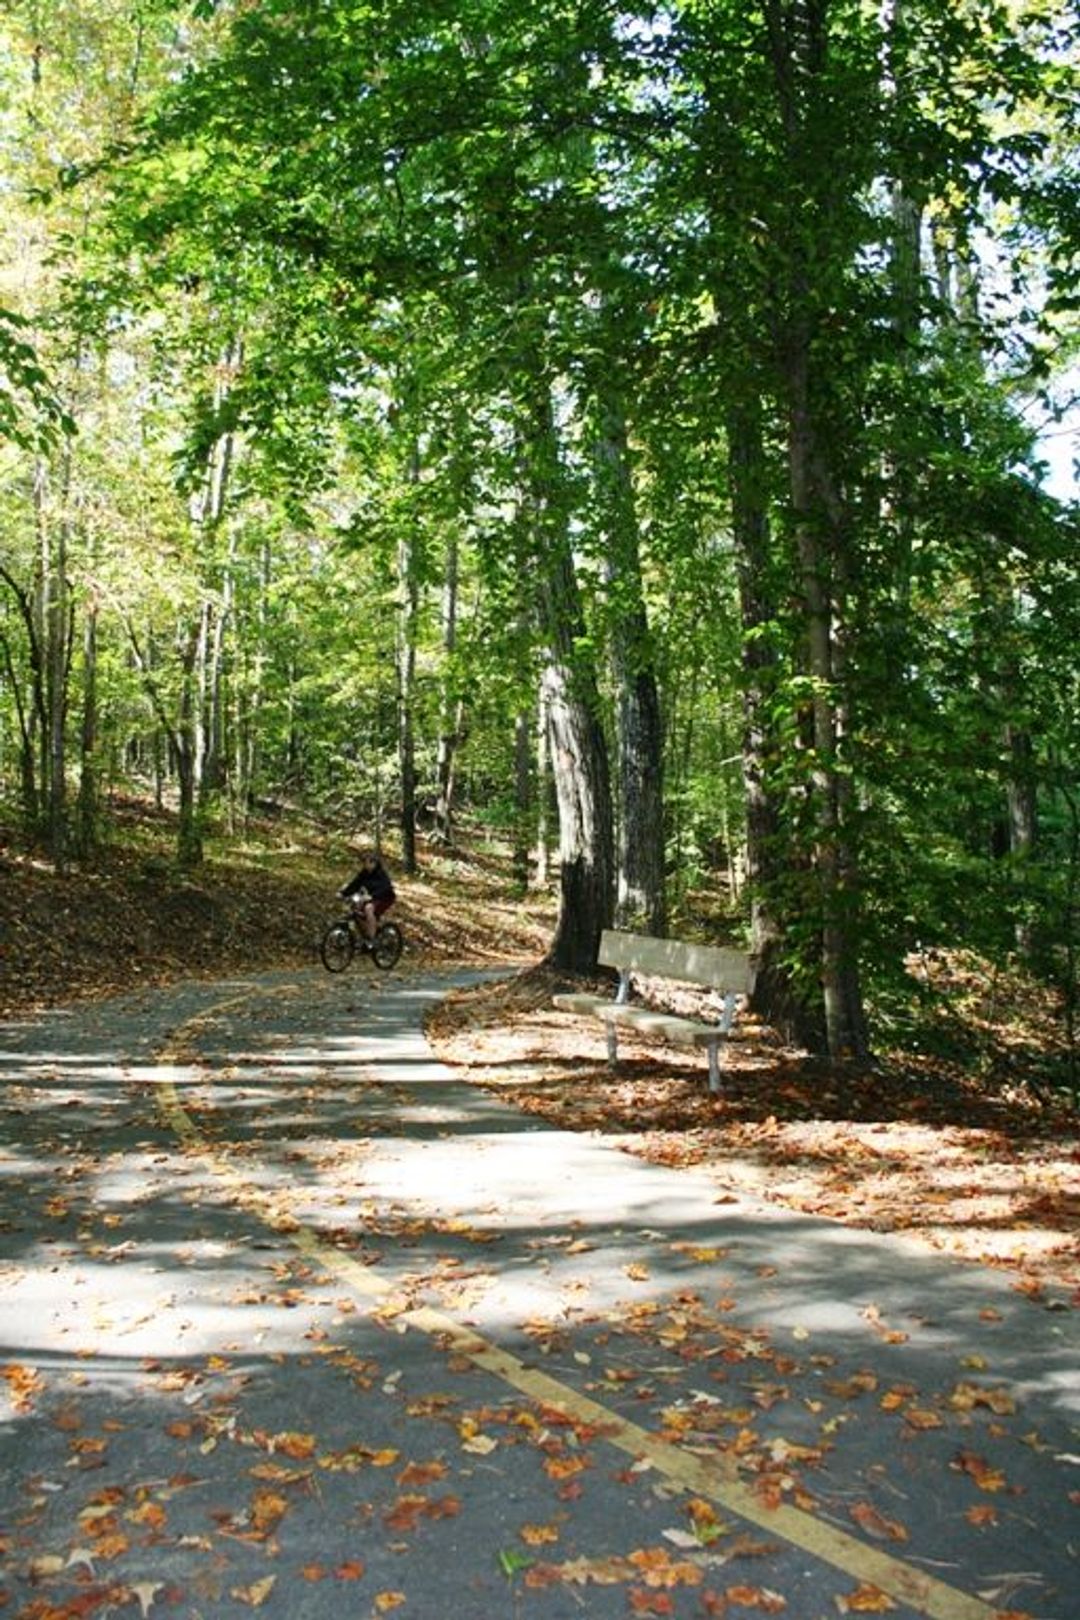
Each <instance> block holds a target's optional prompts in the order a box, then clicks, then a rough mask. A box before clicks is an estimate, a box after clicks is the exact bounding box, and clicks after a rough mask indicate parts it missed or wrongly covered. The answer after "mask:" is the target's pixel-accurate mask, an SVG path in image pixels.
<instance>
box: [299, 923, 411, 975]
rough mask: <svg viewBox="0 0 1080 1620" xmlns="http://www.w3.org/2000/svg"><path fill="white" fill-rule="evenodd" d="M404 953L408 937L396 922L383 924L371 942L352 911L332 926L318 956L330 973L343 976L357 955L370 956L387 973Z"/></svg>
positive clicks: (322, 942)
mask: <svg viewBox="0 0 1080 1620" xmlns="http://www.w3.org/2000/svg"><path fill="white" fill-rule="evenodd" d="M404 949H405V936H404V935H403V934H402V932H401V929H400V928H399V927H398V925H397V923H395V922H381V923H380V924H379V926H378V927H377V928H376V930H375V938H374V939H373V940H370V941H369V940H368V938H367V936H366V934H365V933H364V931H363V927H362V924H361V920H360V918H359V916H358V915H357V914H356V912H355V911H353V910H352V909H351V908H350V910H349V911H348V912H347V913H346V914H345V915H344V916H343V917H339V918H338V919H337V920H336V921H335V922H332V923H331V924H330V926H329V928H327V930H326V932H325V933H324V934H323V937H322V939H321V941H320V942H319V955H320V956H321V957H322V964H323V967H324V968H325V969H326V971H327V973H344V971H345V969H346V968H347V967H348V965H349V963H350V962H351V961H352V959H353V957H354V956H355V955H356V953H357V951H360V952H361V953H362V954H363V955H366V956H370V957H371V960H372V961H373V962H374V964H375V966H376V967H377V968H382V969H383V971H384V972H387V971H388V970H389V969H390V968H392V967H394V966H395V965H396V963H397V961H398V959H399V957H400V956H401V953H402V951H403V950H404Z"/></svg>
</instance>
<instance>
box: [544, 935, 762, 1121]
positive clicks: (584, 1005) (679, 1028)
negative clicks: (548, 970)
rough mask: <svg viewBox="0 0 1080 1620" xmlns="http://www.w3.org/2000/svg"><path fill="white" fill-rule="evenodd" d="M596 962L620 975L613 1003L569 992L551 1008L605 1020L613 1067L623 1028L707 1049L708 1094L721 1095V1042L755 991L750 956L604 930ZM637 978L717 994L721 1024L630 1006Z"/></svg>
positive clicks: (727, 950)
mask: <svg viewBox="0 0 1080 1620" xmlns="http://www.w3.org/2000/svg"><path fill="white" fill-rule="evenodd" d="M597 960H598V961H599V963H600V964H601V966H603V967H614V968H617V969H618V971H619V988H618V992H617V994H616V996H615V998H614V1000H612V998H611V997H610V996H598V995H592V994H588V993H585V992H578V991H564V992H561V993H560V994H558V995H555V996H553V997H552V1004H553V1005H554V1006H555V1007H557V1008H558V1009H559V1010H560V1011H561V1012H573V1013H580V1014H582V1015H584V1016H587V1017H588V1016H591V1017H594V1018H598V1019H600V1020H601V1021H602V1022H603V1023H604V1024H605V1025H606V1026H607V1044H608V1058H609V1060H610V1061H611V1063H612V1064H614V1063H615V1061H616V1057H617V1053H618V1035H617V1030H618V1028H619V1026H624V1027H631V1028H634V1029H639V1030H641V1031H642V1033H643V1034H646V1035H652V1036H655V1037H656V1038H657V1039H660V1040H665V1041H672V1042H675V1043H677V1044H680V1045H686V1046H695V1047H701V1046H703V1047H705V1048H706V1050H707V1051H708V1054H709V1089H710V1090H711V1091H714V1092H717V1091H719V1090H720V1060H719V1046H720V1042H721V1041H724V1040H726V1039H727V1037H728V1034H729V1033H730V1030H731V1026H732V1023H733V1021H734V1017H735V1007H736V1001H737V998H738V997H739V996H743V995H747V994H749V992H750V990H751V989H752V987H753V974H754V964H753V959H752V958H751V957H750V956H749V954H748V953H747V952H745V951H736V950H730V949H728V948H727V947H725V946H719V945H695V944H684V943H683V942H681V941H680V940H675V939H653V938H651V937H650V936H648V935H645V934H628V933H623V932H622V931H620V930H618V929H605V930H604V932H603V934H602V936H601V940H600V950H599V953H598V957H597ZM633 973H639V974H642V975H644V976H645V977H652V978H660V979H669V980H673V981H677V982H679V983H684V984H698V985H705V986H708V987H709V988H710V989H712V990H715V991H717V992H718V993H719V994H721V995H722V996H723V998H724V1004H723V1009H722V1011H721V1014H720V1017H719V1020H718V1022H716V1023H705V1022H703V1021H702V1020H701V1019H694V1018H680V1017H678V1016H677V1015H676V1014H674V1013H668V1012H663V1011H660V1010H657V1009H656V1008H652V1007H648V1006H644V1005H642V1004H640V1003H634V1004H631V1002H630V1000H629V996H630V977H631V974H633Z"/></svg>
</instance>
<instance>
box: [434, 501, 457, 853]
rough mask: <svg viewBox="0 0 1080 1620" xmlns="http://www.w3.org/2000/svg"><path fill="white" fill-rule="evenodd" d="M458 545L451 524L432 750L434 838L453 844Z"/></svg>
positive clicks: (444, 587) (445, 575) (444, 581)
mask: <svg viewBox="0 0 1080 1620" xmlns="http://www.w3.org/2000/svg"><path fill="white" fill-rule="evenodd" d="M459 562H460V558H459V542H458V534H457V529H456V527H455V526H453V525H451V528H450V534H449V538H448V539H447V542H446V562H445V570H444V574H443V592H442V650H443V677H442V692H441V695H440V703H439V739H438V743H437V745H436V751H435V837H436V838H437V839H438V840H439V842H440V843H443V844H452V843H453V842H454V759H455V755H456V753H457V746H458V740H459V736H460V732H461V721H462V715H463V706H462V703H461V700H460V698H459V697H458V696H457V693H456V692H455V690H454V687H455V684H456V683H455V678H454V653H455V651H456V649H457V621H458V585H459V573H460V568H459Z"/></svg>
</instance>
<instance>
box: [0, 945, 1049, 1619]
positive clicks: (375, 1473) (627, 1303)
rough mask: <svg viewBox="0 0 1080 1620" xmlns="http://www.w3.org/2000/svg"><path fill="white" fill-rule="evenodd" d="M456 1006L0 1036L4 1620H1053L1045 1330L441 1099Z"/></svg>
mask: <svg viewBox="0 0 1080 1620" xmlns="http://www.w3.org/2000/svg"><path fill="white" fill-rule="evenodd" d="M452 982H453V978H452V976H451V975H444V976H441V977H437V976H428V977H422V976H417V975H413V974H411V973H409V972H407V971H406V972H395V973H394V974H391V975H389V976H386V977H381V976H379V975H377V974H375V973H374V972H373V971H371V970H368V969H366V967H364V966H360V967H358V968H356V969H354V970H351V971H350V972H349V973H348V974H346V975H344V976H342V977H341V978H339V979H335V978H331V977H329V976H328V975H325V974H323V973H321V972H320V971H318V970H315V971H312V972H304V973H293V974H286V973H281V974H277V975H271V976H260V977H259V978H252V979H250V980H248V979H235V980H230V981H227V982H224V983H218V984H215V985H207V984H199V985H182V986H176V987H173V988H171V989H168V990H159V991H153V992H150V991H147V992H145V993H143V994H139V995H134V996H129V997H124V998H120V999H115V1000H112V1001H109V1002H106V1003H103V1004H101V1005H98V1006H94V1007H79V1008H76V1009H71V1010H67V1011H62V1012H55V1013H50V1014H48V1015H47V1016H44V1017H42V1018H41V1019H39V1020H32V1021H26V1022H20V1023H12V1024H9V1025H8V1026H6V1028H4V1029H3V1030H2V1031H0V1079H2V1084H0V1114H2V1132H3V1134H2V1141H3V1144H4V1146H3V1149H2V1151H0V1465H2V1474H0V1613H2V1614H3V1615H4V1616H5V1617H8V1616H11V1617H19V1620H58V1617H59V1620H66V1617H74V1616H94V1615H98V1614H101V1615H106V1614H118V1615H122V1614H125V1613H126V1614H130V1615H132V1616H136V1615H142V1616H150V1617H151V1620H167V1617H169V1616H191V1617H197V1616H211V1615H213V1616H219V1615H220V1616H234V1615H236V1616H239V1615H247V1614H251V1613H252V1612H253V1611H256V1610H257V1611H261V1612H262V1613H263V1614H264V1615H265V1616H267V1617H277V1616H281V1617H284V1620H297V1617H302V1616H313V1617H319V1620H323V1617H325V1620H339V1617H341V1616H350V1617H353V1616H355V1617H358V1620H366V1617H368V1616H378V1615H383V1614H400V1615H401V1616H402V1617H403V1620H503V1617H505V1620H578V1617H580V1616H588V1617H590V1620H592V1617H596V1620H609V1617H616V1616H617V1617H619V1620H625V1617H626V1616H633V1615H641V1614H644V1615H670V1616H675V1617H678V1620H690V1617H694V1620H700V1617H704V1616H713V1615H726V1616H732V1617H742V1616H747V1617H749V1620H755V1617H756V1616H759V1615H775V1614H779V1615H784V1616H787V1617H789V1620H835V1616H836V1615H838V1614H841V1615H843V1614H849V1613H850V1614H862V1613H888V1614H893V1615H896V1616H899V1617H900V1620H907V1617H910V1616H915V1615H930V1616H935V1617H938V1620H991V1617H993V1616H1000V1615H1006V1614H1008V1615H1009V1616H1013V1615H1017V1614H1019V1615H1030V1616H1034V1617H1036V1620H1076V1617H1077V1616H1078V1615H1080V1355H1078V1332H1077V1314H1076V1312H1075V1310H1069V1309H1068V1308H1064V1302H1061V1303H1062V1305H1063V1308H1061V1309H1052V1308H1048V1306H1047V1303H1046V1301H1042V1302H1036V1301H1033V1300H1031V1299H1029V1298H1026V1297H1024V1296H1023V1295H1021V1294H1018V1293H1017V1292H1015V1291H1014V1290H1012V1289H1011V1288H1010V1286H1009V1282H1008V1279H1007V1278H1006V1277H1005V1276H1003V1275H998V1274H996V1273H993V1272H989V1271H987V1270H985V1269H981V1268H978V1269H977V1268H968V1267H965V1266H962V1265H959V1264H956V1263H952V1262H945V1261H938V1260H934V1259H932V1258H928V1257H926V1256H924V1255H921V1254H919V1253H917V1252H915V1251H914V1250H912V1249H910V1248H908V1247H906V1246H905V1244H904V1243H903V1241H902V1240H898V1239H897V1238H895V1237H887V1238H886V1237H873V1236H870V1235H866V1234H860V1233H857V1232H853V1231H851V1230H848V1229H846V1228H843V1227H840V1226H838V1225H835V1224H831V1223H827V1222H823V1221H816V1220H811V1219H806V1218H801V1217H798V1216H795V1215H792V1214H789V1213H785V1212H783V1211H778V1210H770V1209H768V1208H767V1207H765V1206H763V1205H758V1204H756V1203H754V1202H753V1201H751V1200H749V1199H740V1200H738V1201H730V1202H729V1201H724V1200H719V1201H718V1200H717V1199H716V1195H715V1189H713V1188H711V1187H710V1184H709V1182H708V1180H707V1179H706V1178H705V1176H704V1175H703V1174H701V1173H698V1172H694V1171H688V1170H665V1169H660V1168H655V1167H650V1166H648V1165H645V1164H643V1163H640V1162H638V1161H636V1160H634V1159H632V1158H629V1157H627V1156H626V1155H624V1154H621V1153H620V1152H618V1151H617V1150H616V1149H615V1148H613V1147H611V1146H609V1145H606V1144H605V1143H604V1142H603V1141H602V1140H600V1139H598V1138H596V1137H589V1136H580V1135H574V1134H571V1133H562V1132H559V1131H555V1130H552V1129H549V1128H546V1127H544V1126H543V1125H540V1124H538V1123H537V1122H535V1121H533V1120H530V1119H526V1118H525V1117H524V1116H522V1115H520V1114H518V1113H517V1112H515V1111H514V1109H513V1108H512V1106H511V1105H510V1104H509V1103H505V1102H503V1101H502V1100H501V1099H497V1098H493V1097H492V1096H490V1095H487V1094H484V1093H482V1092H479V1091H476V1090H474V1089H472V1088H469V1087H467V1086H463V1085H460V1084H457V1083H455V1081H454V1079H453V1076H452V1074H451V1073H449V1072H448V1071H447V1070H445V1069H443V1068H442V1067H441V1066H440V1065H439V1064H438V1063H437V1062H435V1061H434V1059H433V1057H432V1054H431V1052H430V1051H429V1049H428V1048H427V1046H426V1043H425V1042H424V1040H423V1037H422V1035H421V1033H420V1031H421V1023H422V1019H423V1015H424V1012H425V1010H426V1008H427V1007H428V1006H429V1005H431V1003H432V1002H433V1001H434V1000H436V999H438V997H439V996H440V995H442V994H444V993H445V991H446V989H447V988H448V987H449V985H450V984H451V983H452ZM1051 1303H1055V1302H1051Z"/></svg>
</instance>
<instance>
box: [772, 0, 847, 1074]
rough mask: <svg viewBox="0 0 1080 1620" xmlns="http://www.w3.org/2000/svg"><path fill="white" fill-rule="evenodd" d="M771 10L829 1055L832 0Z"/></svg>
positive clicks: (841, 1022)
mask: <svg viewBox="0 0 1080 1620" xmlns="http://www.w3.org/2000/svg"><path fill="white" fill-rule="evenodd" d="M763 9H764V15H765V19H766V25H767V30H768V36H769V51H770V56H771V61H772V67H773V73H774V78H775V86H776V94H777V104H778V108H779V112H780V118H781V122H782V125H783V129H784V136H785V143H786V148H787V151H786V157H787V164H788V170H789V176H790V178H789V182H788V187H789V189H788V194H787V198H786V206H787V214H788V226H789V229H788V232H787V237H788V241H787V246H786V251H787V256H788V263H787V266H786V273H785V286H784V290H783V300H782V305H781V307H780V309H779V310H778V311H777V323H776V333H777V361H778V371H779V383H780V388H781V391H782V395H783V398H784V403H785V407H786V418H787V420H786V436H787V467H788V484H789V500H790V507H791V521H792V526H793V535H794V541H795V550H796V559H797V570H798V588H799V595H800V607H801V613H802V621H803V633H804V640H805V649H806V674H807V675H808V676H809V679H810V684H811V698H810V710H811V731H812V744H813V757H812V764H811V770H810V788H811V795H812V804H813V818H814V868H815V875H816V878H817V889H818V903H819V907H820V976H821V992H822V998H823V1008H824V1016H825V1033H826V1042H827V1046H828V1051H829V1054H830V1056H832V1057H834V1058H840V1057H856V1058H857V1057H861V1056H864V1055H865V1054H866V1051H867V1045H868V1042H867V1031H866V1019H865V1013H864V1010H863V1004H862V990H861V982H860V975H859V964H858V955H857V939H858V927H857V920H858V919H857V912H858V886H857V861H856V856H855V850H854V846H853V843H852V837H853V833H852V830H851V827H850V826H849V825H847V823H846V819H845V816H844V814H843V810H844V808H845V794H846V787H845V783H844V776H843V771H842V762H841V759H840V738H841V731H842V721H841V707H842V702H843V694H842V691H841V687H840V674H841V671H840V669H839V667H838V662H837V659H838V650H837V636H838V624H839V623H840V621H841V620H842V617H843V606H842V596H843V592H844V588H845V581H846V564H847V558H846V555H845V547H846V545H847V544H848V537H847V534H846V531H845V526H844V524H843V521H842V518H841V514H840V511H839V509H838V508H839V502H838V499H837V495H836V491H835V489H834V487H833V483H832V478H831V473H830V470H829V467H828V458H827V455H826V451H825V445H826V443H827V432H826V431H825V427H826V419H825V416H824V414H823V410H822V405H821V401H822V399H823V398H824V397H825V396H826V394H827V390H826V389H825V388H824V387H823V386H822V381H823V379H822V378H821V377H820V376H819V372H818V371H817V370H815V367H816V366H819V364H820V362H819V359H818V351H819V350H820V342H821V334H820V332H819V330H818V325H819V321H818V311H819V310H820V309H822V308H827V307H828V299H829V296H830V289H829V286H828V281H827V278H828V276H829V274H830V271H831V269H832V267H833V259H834V256H835V248H834V247H833V245H832V243H831V242H830V241H829V240H828V238H827V236H826V234H825V233H826V232H827V230H828V222H829V218H830V216H831V214H832V212H833V211H834V209H835V206H836V204H837V201H838V199H837V198H836V197H835V195H834V194H833V192H832V190H831V187H832V186H833V185H834V181H833V180H832V177H831V175H830V174H829V173H824V174H823V173H820V172H818V168H819V167H820V166H818V168H814V169H812V168H811V165H810V162H809V161H808V154H810V153H811V152H813V150H814V145H815V143H814V140H813V135H814V133H815V131H816V130H819V129H821V128H824V127H825V120H826V118H827V111H826V108H825V106H824V105H822V103H821V91H820V84H819V81H820V79H821V77H822V75H823V73H824V71H825V69H826V66H827V40H828V22H827V17H828V5H827V0H795V3H793V4H791V5H789V6H788V5H781V4H780V0H765V3H764V8H763Z"/></svg>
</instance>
